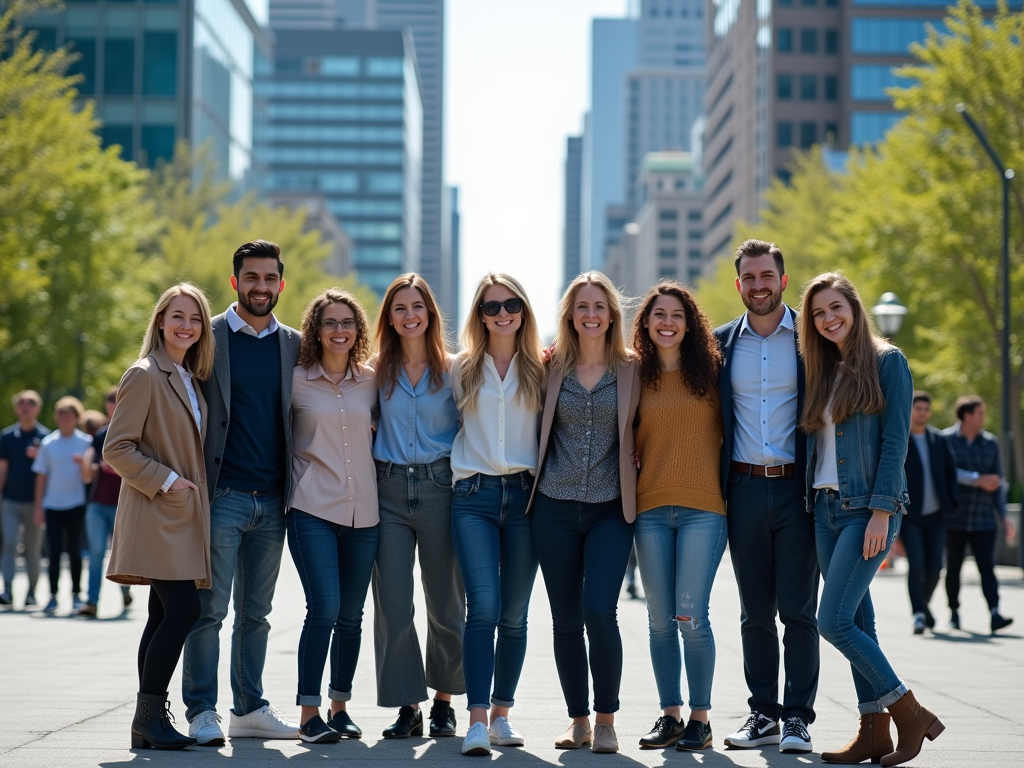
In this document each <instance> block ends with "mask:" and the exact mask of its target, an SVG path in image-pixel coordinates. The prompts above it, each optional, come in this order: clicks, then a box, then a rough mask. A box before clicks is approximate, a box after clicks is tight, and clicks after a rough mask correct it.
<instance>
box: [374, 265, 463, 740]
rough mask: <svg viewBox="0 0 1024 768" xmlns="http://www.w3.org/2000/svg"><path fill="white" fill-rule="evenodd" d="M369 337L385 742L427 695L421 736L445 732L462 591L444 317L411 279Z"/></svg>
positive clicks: (411, 731)
mask: <svg viewBox="0 0 1024 768" xmlns="http://www.w3.org/2000/svg"><path fill="white" fill-rule="evenodd" d="M374 337H375V340H376V344H377V350H378V351H377V356H376V358H375V360H374V367H375V368H376V370H377V389H378V395H379V402H380V418H379V419H378V421H377V439H376V442H374V445H373V458H374V460H375V462H376V465H377V498H378V501H379V503H380V528H379V529H380V540H379V541H378V544H377V559H376V563H375V565H374V569H373V604H374V614H373V627H374V648H375V650H376V660H377V705H378V706H381V707H400V709H399V712H398V719H397V720H396V721H395V722H394V723H393V724H392V725H390V726H388V727H387V728H385V729H384V733H383V736H384V738H385V739H403V738H407V737H409V736H422V735H423V714H422V713H421V712H420V707H419V705H420V702H421V701H425V700H426V698H427V687H428V686H429V687H431V688H433V689H434V690H435V691H436V694H435V696H434V702H433V705H432V706H431V708H430V723H429V734H430V737H431V738H436V737H439V736H454V735H455V727H456V719H455V710H454V709H452V705H451V700H452V695H453V694H463V693H465V692H466V682H465V678H464V676H463V674H462V632H463V629H464V628H465V621H466V593H465V591H464V590H463V587H462V575H461V574H460V573H459V563H458V560H457V559H456V557H455V545H454V544H453V543H452V469H451V453H452V443H453V442H454V441H455V435H456V434H457V433H458V431H459V411H458V408H456V406H455V398H454V396H453V395H452V385H451V379H450V376H449V369H450V368H451V362H452V360H453V359H454V356H453V355H449V354H448V352H447V349H446V347H445V331H444V318H443V317H442V315H441V311H440V309H439V308H438V306H437V300H436V299H435V298H434V293H433V291H431V290H430V286H429V285H427V282H426V281H425V280H424V279H423V278H422V277H420V276H419V275H417V274H413V273H409V274H406V275H400V276H399V277H397V278H395V280H394V282H392V283H391V285H390V286H388V289H387V291H386V292H385V293H384V300H383V301H382V302H381V305H380V312H378V313H377V322H376V330H375V333H374ZM417 556H418V558H419V563H420V578H421V581H422V584H423V594H424V598H425V599H426V605H427V649H426V650H427V653H426V668H425V669H424V664H423V655H422V654H421V651H420V641H419V637H418V635H417V633H416V625H415V624H414V623H413V590H414V586H413V565H414V562H415V560H416V559H417Z"/></svg>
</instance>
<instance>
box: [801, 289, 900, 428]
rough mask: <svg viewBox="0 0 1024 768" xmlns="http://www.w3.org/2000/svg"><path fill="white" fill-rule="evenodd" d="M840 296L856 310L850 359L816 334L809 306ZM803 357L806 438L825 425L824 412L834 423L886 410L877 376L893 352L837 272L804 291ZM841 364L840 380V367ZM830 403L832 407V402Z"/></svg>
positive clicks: (849, 339)
mask: <svg viewBox="0 0 1024 768" xmlns="http://www.w3.org/2000/svg"><path fill="white" fill-rule="evenodd" d="M830 288H831V289H832V290H835V291H838V292H839V293H841V294H842V295H843V296H844V297H845V298H846V300H847V301H848V302H849V303H850V307H851V309H852V310H853V324H852V326H851V327H850V332H849V335H848V336H847V337H846V341H845V343H844V348H845V350H846V354H845V355H844V356H842V357H840V354H839V347H838V346H836V344H835V343H834V342H831V341H828V340H827V339H826V338H825V337H824V336H822V335H821V334H820V333H818V329H817V328H815V327H814V318H813V317H811V303H812V302H813V301H814V297H815V296H816V295H818V294H819V293H821V291H824V290H827V289H830ZM800 304H801V306H800V354H801V355H802V356H803V358H804V370H805V372H806V377H807V394H806V396H805V399H804V413H803V417H802V418H801V419H800V428H801V429H802V430H803V431H804V432H807V433H808V434H810V433H812V432H817V431H818V430H819V429H821V428H822V427H824V426H825V413H826V411H828V410H830V411H831V416H832V421H833V422H834V423H836V424H841V423H842V422H844V421H846V420H847V419H849V418H850V417H851V416H853V414H854V413H857V412H861V413H870V414H879V413H881V412H882V411H884V410H885V395H884V393H883V392H882V383H881V381H880V379H879V375H878V354H879V353H880V352H882V351H884V350H886V349H889V348H891V346H892V345H890V344H889V343H888V342H886V341H884V340H883V339H881V338H879V337H878V335H877V334H876V333H875V331H874V329H873V328H872V326H871V321H870V320H869V319H868V312H867V309H866V308H865V306H864V302H863V301H861V298H860V295H859V294H858V293H857V289H856V288H855V287H854V286H853V283H851V282H850V280H849V279H848V278H847V277H845V276H844V275H841V274H840V273H838V272H826V273H824V274H821V275H818V276H817V277H815V278H813V279H812V280H810V281H809V282H808V283H807V284H806V285H805V286H804V295H803V298H802V299H801V302H800ZM840 362H842V364H843V369H842V376H839V363H840ZM830 401H831V407H830V406H829V402H830Z"/></svg>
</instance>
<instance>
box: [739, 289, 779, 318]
mask: <svg viewBox="0 0 1024 768" xmlns="http://www.w3.org/2000/svg"><path fill="white" fill-rule="evenodd" d="M770 293H771V295H770V296H769V297H768V301H766V302H765V303H763V304H755V303H754V302H752V301H751V300H750V294H748V293H744V294H741V298H742V299H743V306H745V307H746V308H747V310H748V311H750V312H752V313H753V314H755V315H757V316H759V317H764V316H765V315H770V314H771V313H772V312H774V311H775V310H776V309H778V307H779V304H781V303H782V291H779V292H778V293H776V292H774V291H771V292H770Z"/></svg>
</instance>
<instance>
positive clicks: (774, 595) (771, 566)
mask: <svg viewBox="0 0 1024 768" xmlns="http://www.w3.org/2000/svg"><path fill="white" fill-rule="evenodd" d="M735 266H736V275H737V277H736V290H737V291H738V292H739V294H740V298H741V299H742V300H743V304H744V306H745V307H746V308H747V311H746V312H745V313H744V314H743V315H741V316H740V317H738V318H737V319H735V320H733V321H732V322H731V323H728V324H726V325H724V326H722V327H721V328H718V329H717V330H716V331H715V336H716V337H717V338H718V342H719V344H720V345H721V348H722V353H723V364H722V370H721V372H720V374H719V377H718V392H719V398H720V400H721V403H722V423H723V430H724V438H723V443H722V452H721V467H720V474H721V481H722V495H723V496H724V497H725V499H726V502H727V505H728V510H729V515H728V526H729V554H730V556H731V557H732V565H733V570H734V572H735V574H736V584H737V586H738V587H739V594H740V635H741V639H742V643H743V674H744V677H745V678H746V683H747V689H748V690H749V691H750V698H749V699H748V700H747V703H748V705H749V707H750V716H749V717H748V718H747V719H746V721H745V722H744V723H743V725H742V726H741V727H740V728H739V729H738V730H736V731H735V732H733V733H730V734H729V735H728V736H726V737H725V744H726V746H729V747H734V748H740V749H746V748H752V747H761V746H765V745H769V744H779V749H780V750H781V751H782V752H796V753H800V752H810V751H811V750H812V748H813V746H812V743H811V736H810V734H809V732H808V727H809V726H810V725H811V723H813V722H814V697H815V694H816V692H817V689H818V668H819V657H818V622H817V619H816V618H815V610H816V604H817V597H818V564H817V561H816V559H815V556H814V521H813V520H812V519H811V516H810V515H807V514H805V513H804V503H803V498H804V487H803V474H804V462H805V455H806V438H805V437H804V434H803V433H802V432H800V430H798V429H797V423H798V422H799V419H800V413H801V410H802V407H803V401H804V365H803V360H802V359H801V357H800V353H799V350H798V343H799V335H798V333H797V328H796V320H797V314H796V312H794V311H793V310H792V309H790V308H789V307H788V306H786V305H785V304H784V303H783V301H782V294H783V292H784V291H785V290H786V286H787V285H788V284H789V276H788V275H786V267H785V260H784V258H783V256H782V251H781V250H779V248H778V247H777V246H776V245H775V244H774V243H767V242H764V241H763V240H747V241H746V242H744V243H742V244H741V245H740V246H739V248H737V249H736V258H735ZM776 615H778V618H779V619H781V620H782V624H783V626H784V627H785V634H784V635H783V641H782V642H783V646H784V648H785V662H784V665H785V685H784V687H783V699H782V702H781V703H780V702H779V637H778V632H777V630H776V624H775V619H776ZM780 718H781V719H782V727H781V728H780V727H779V719H780Z"/></svg>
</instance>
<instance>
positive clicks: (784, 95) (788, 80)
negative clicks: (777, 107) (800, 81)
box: [775, 75, 793, 99]
mask: <svg viewBox="0 0 1024 768" xmlns="http://www.w3.org/2000/svg"><path fill="white" fill-rule="evenodd" d="M775 82H776V86H775V96H776V98H779V99H792V98H793V76H792V75H779V76H778V77H777V78H776V81H775Z"/></svg>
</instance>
